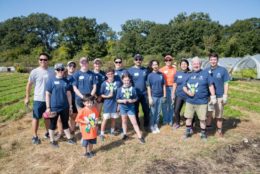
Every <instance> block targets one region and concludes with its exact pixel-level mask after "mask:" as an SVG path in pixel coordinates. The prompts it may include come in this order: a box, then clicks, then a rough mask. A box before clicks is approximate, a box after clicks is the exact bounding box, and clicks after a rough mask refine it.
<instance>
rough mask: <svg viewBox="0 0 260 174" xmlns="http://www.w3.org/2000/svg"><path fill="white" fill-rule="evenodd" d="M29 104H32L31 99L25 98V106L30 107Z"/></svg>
mask: <svg viewBox="0 0 260 174" xmlns="http://www.w3.org/2000/svg"><path fill="white" fill-rule="evenodd" d="M29 102H30V99H29V98H28V97H25V99H24V104H25V105H26V106H28V105H29Z"/></svg>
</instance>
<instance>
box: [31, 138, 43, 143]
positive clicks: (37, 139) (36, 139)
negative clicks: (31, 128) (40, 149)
mask: <svg viewBox="0 0 260 174" xmlns="http://www.w3.org/2000/svg"><path fill="white" fill-rule="evenodd" d="M32 144H41V140H40V139H39V138H38V137H32Z"/></svg>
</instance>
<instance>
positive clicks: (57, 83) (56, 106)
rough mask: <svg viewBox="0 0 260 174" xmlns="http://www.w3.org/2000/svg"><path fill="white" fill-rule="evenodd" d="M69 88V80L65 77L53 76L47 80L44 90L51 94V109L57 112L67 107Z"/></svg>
mask: <svg viewBox="0 0 260 174" xmlns="http://www.w3.org/2000/svg"><path fill="white" fill-rule="evenodd" d="M69 90H70V85H69V82H68V80H67V79H66V78H60V79H58V78H56V77H53V78H51V79H49V80H48V82H47V85H46V91H48V92H49V93H50V94H51V98H50V99H51V101H50V107H51V111H55V112H59V111H62V110H64V109H66V108H68V107H69V102H68V98H67V91H69Z"/></svg>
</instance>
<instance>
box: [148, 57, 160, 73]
mask: <svg viewBox="0 0 260 174" xmlns="http://www.w3.org/2000/svg"><path fill="white" fill-rule="evenodd" d="M153 62H156V63H157V64H158V66H159V65H160V63H159V61H158V60H151V61H150V62H149V64H148V67H147V69H148V71H149V72H152V71H153V68H152V65H153Z"/></svg>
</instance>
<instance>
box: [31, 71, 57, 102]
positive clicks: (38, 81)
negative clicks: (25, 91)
mask: <svg viewBox="0 0 260 174" xmlns="http://www.w3.org/2000/svg"><path fill="white" fill-rule="evenodd" d="M54 76H55V72H54V70H53V69H50V68H48V69H43V68H41V67H38V68H36V69H34V70H32V72H31V73H30V76H29V81H30V82H32V83H33V84H34V98H33V99H34V101H42V102H44V101H45V91H46V83H47V81H48V79H49V78H51V77H54Z"/></svg>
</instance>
